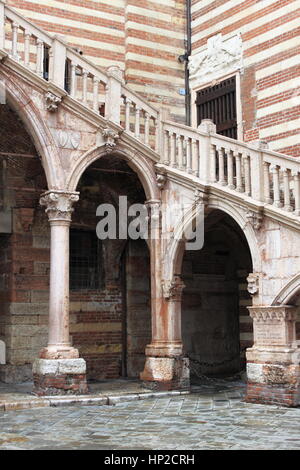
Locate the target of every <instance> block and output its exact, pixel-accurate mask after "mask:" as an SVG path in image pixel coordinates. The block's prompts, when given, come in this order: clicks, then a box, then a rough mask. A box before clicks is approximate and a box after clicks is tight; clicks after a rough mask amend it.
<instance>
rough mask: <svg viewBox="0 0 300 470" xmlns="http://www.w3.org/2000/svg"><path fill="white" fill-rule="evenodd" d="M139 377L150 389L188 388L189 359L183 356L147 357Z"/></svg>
mask: <svg viewBox="0 0 300 470" xmlns="http://www.w3.org/2000/svg"><path fill="white" fill-rule="evenodd" d="M140 379H141V380H142V382H143V386H144V387H145V388H148V389H150V390H189V388H190V369H189V360H188V358H186V357H183V356H178V357H147V358H146V363H145V368H144V370H143V372H142V373H141V374H140Z"/></svg>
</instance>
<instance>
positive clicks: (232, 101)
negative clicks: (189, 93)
mask: <svg viewBox="0 0 300 470" xmlns="http://www.w3.org/2000/svg"><path fill="white" fill-rule="evenodd" d="M196 105H197V120H198V125H199V124H200V122H201V121H202V119H212V120H213V122H214V123H215V124H216V126H217V133H218V134H221V135H225V136H227V137H231V138H232V139H237V112H236V82H235V77H232V78H229V79H227V80H224V81H223V82H220V83H218V84H217V85H215V86H211V87H208V88H204V89H203V90H200V91H198V93H197V99H196Z"/></svg>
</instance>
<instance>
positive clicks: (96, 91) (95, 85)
mask: <svg viewBox="0 0 300 470" xmlns="http://www.w3.org/2000/svg"><path fill="white" fill-rule="evenodd" d="M99 82H100V80H99V78H97V77H95V76H94V77H93V110H94V111H95V112H96V113H99Z"/></svg>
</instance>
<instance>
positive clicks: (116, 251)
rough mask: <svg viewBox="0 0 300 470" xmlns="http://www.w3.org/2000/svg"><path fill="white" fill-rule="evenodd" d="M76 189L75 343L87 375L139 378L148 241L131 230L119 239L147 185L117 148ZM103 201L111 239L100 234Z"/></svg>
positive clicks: (145, 329) (145, 331) (146, 316)
mask: <svg viewBox="0 0 300 470" xmlns="http://www.w3.org/2000/svg"><path fill="white" fill-rule="evenodd" d="M76 189H77V190H78V191H79V192H80V199H79V201H78V203H77V204H76V207H75V210H74V213H73V216H72V223H71V229H70V336H71V340H72V344H73V346H74V347H75V348H77V349H78V350H79V354H80V357H83V358H84V359H85V361H86V364H87V379H88V381H90V382H92V381H99V380H100V381H102V380H106V379H117V378H119V377H131V378H137V377H138V376H139V373H140V372H141V371H142V369H143V366H144V362H145V347H146V344H147V343H149V339H150V337H151V315H150V260H149V258H150V255H149V250H148V246H147V243H146V241H145V240H143V239H136V240H132V239H128V237H127V234H126V236H124V237H123V238H121V239H120V232H119V227H120V225H122V227H123V229H124V227H125V228H126V232H127V227H128V223H130V221H131V219H130V217H128V219H127V220H126V218H124V216H126V214H127V211H128V208H129V207H130V206H131V205H132V204H144V202H145V200H146V195H145V191H144V189H143V186H142V184H141V182H140V180H139V178H138V176H137V174H136V173H135V172H134V171H133V170H132V169H131V168H130V167H129V165H128V164H127V163H126V162H125V161H124V160H123V159H121V158H120V157H118V156H117V155H115V154H112V153H110V154H105V155H102V156H101V158H99V159H98V160H96V161H94V162H93V163H92V164H91V165H90V166H89V167H88V168H87V169H86V170H85V171H84V173H83V174H82V175H81V177H80V180H79V183H78V186H77V188H76ZM120 198H122V199H120ZM102 204H106V205H110V207H112V208H113V210H112V213H115V214H116V218H115V219H114V220H115V221H116V231H115V236H114V235H113V234H111V235H110V237H111V238H107V239H101V236H100V239H99V232H97V233H96V227H97V224H99V222H100V221H101V220H103V217H100V216H99V215H98V216H97V215H96V211H97V208H98V207H100V206H101V205H102ZM98 214H99V213H98ZM106 215H107V212H106V210H104V212H102V216H105V217H106ZM105 217H104V218H105Z"/></svg>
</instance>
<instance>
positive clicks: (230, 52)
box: [189, 33, 243, 86]
mask: <svg viewBox="0 0 300 470" xmlns="http://www.w3.org/2000/svg"><path fill="white" fill-rule="evenodd" d="M242 67H243V56H242V39H241V36H240V35H239V34H237V35H235V36H233V37H231V38H229V39H226V40H224V38H223V36H222V34H221V33H219V34H216V35H215V36H212V37H210V38H209V39H208V41H207V45H206V48H205V50H203V51H200V52H199V53H198V54H195V55H193V56H191V57H190V58H189V71H190V79H191V81H192V82H193V85H192V86H195V85H197V84H201V83H207V82H209V81H211V80H215V79H217V78H219V77H220V76H224V75H227V74H228V73H230V72H232V71H236V70H238V69H240V68H242Z"/></svg>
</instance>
